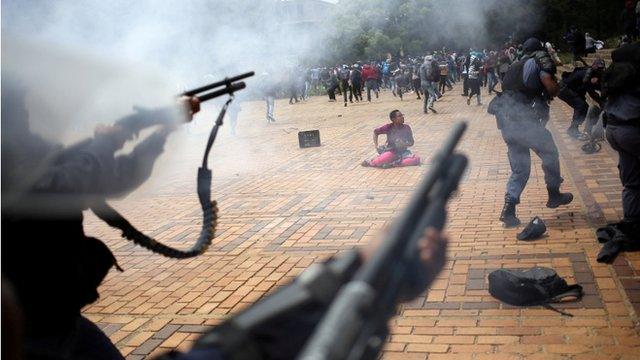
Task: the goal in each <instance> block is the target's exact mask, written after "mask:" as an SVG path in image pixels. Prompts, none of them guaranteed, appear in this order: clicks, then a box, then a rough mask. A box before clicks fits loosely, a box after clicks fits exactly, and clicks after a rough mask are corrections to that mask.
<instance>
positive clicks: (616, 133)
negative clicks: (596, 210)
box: [606, 124, 640, 221]
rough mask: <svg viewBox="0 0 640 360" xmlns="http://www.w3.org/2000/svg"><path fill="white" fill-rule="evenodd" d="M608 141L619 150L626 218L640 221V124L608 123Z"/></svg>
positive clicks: (619, 167) (623, 205)
mask: <svg viewBox="0 0 640 360" xmlns="http://www.w3.org/2000/svg"><path fill="white" fill-rule="evenodd" d="M606 131H607V132H606V134H607V141H608V142H609V144H610V145H611V147H612V148H613V149H614V150H615V151H617V152H618V156H619V159H618V171H619V172H620V181H621V182H622V186H623V189H622V210H623V213H624V217H625V219H628V220H632V221H640V126H639V125H635V126H634V125H617V124H616V125H612V124H609V125H607V130H606Z"/></svg>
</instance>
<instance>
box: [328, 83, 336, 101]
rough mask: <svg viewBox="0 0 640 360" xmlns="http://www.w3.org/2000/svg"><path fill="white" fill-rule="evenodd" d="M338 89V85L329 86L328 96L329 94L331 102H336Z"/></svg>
mask: <svg viewBox="0 0 640 360" xmlns="http://www.w3.org/2000/svg"><path fill="white" fill-rule="evenodd" d="M337 88H338V84H337V83H336V84H332V85H329V88H328V89H327V94H329V100H335V99H336V89H337Z"/></svg>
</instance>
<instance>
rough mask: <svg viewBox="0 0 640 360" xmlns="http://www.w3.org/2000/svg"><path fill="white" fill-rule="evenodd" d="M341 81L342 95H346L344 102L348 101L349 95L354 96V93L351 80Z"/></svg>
mask: <svg viewBox="0 0 640 360" xmlns="http://www.w3.org/2000/svg"><path fill="white" fill-rule="evenodd" d="M340 83H341V84H342V95H343V96H344V103H345V104H346V103H347V98H348V97H353V94H352V93H351V87H350V86H349V80H340ZM347 90H349V96H348V97H347Z"/></svg>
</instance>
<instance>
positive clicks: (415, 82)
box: [411, 78, 422, 99]
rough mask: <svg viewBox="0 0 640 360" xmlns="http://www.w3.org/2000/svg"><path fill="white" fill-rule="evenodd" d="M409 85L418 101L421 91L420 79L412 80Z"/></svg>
mask: <svg viewBox="0 0 640 360" xmlns="http://www.w3.org/2000/svg"><path fill="white" fill-rule="evenodd" d="M411 85H413V91H415V92H416V95H418V99H420V92H421V91H422V88H421V87H420V78H418V79H413V81H412V82H411Z"/></svg>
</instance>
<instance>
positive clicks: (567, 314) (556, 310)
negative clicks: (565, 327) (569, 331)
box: [541, 303, 573, 317]
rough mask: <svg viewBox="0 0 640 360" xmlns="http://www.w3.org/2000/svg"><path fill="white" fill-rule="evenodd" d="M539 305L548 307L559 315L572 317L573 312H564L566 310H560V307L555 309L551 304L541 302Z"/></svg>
mask: <svg viewBox="0 0 640 360" xmlns="http://www.w3.org/2000/svg"><path fill="white" fill-rule="evenodd" d="M541 305H542V307H544V308H545V309H549V310H552V311H555V312H557V313H559V314H560V315H564V316H568V317H573V314H569V313H568V312H566V311H562V310H560V309H556V308H554V307H553V306H551V305H550V304H549V303H543V304H541Z"/></svg>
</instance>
